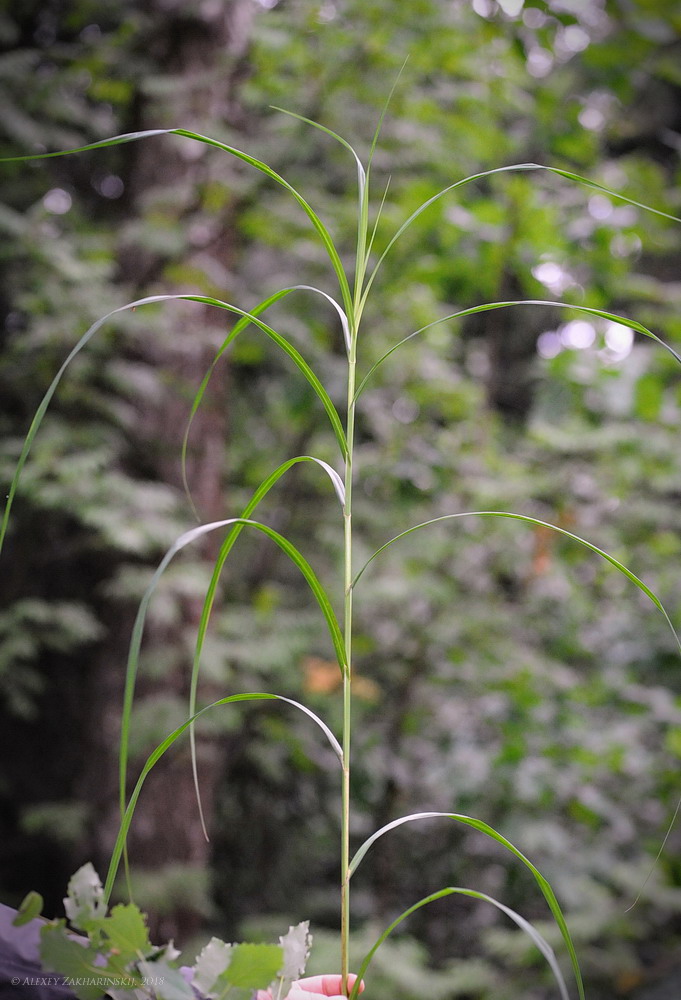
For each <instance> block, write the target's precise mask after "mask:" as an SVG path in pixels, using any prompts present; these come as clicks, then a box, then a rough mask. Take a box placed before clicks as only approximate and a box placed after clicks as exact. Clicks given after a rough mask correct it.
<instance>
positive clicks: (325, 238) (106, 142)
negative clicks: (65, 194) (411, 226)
mask: <svg viewBox="0 0 681 1000" xmlns="http://www.w3.org/2000/svg"><path fill="white" fill-rule="evenodd" d="M158 135H181V136H184V137H185V138H186V139H193V140H194V141H196V142H201V143H204V144H205V145H208V146H215V147H216V148H217V149H222V150H224V151H225V152H226V153H230V154H231V155H232V156H235V157H236V158H237V159H239V160H243V161H244V163H248V164H249V165H250V166H252V167H255V169H256V170H259V171H260V172H261V173H263V174H265V176H267V177H269V178H270V179H271V180H273V181H275V182H276V183H277V184H280V185H281V186H282V187H283V188H285V189H286V190H287V191H288V192H289V194H291V195H292V196H293V197H294V198H295V200H296V201H297V202H298V204H299V205H300V207H301V208H302V209H303V211H304V212H305V214H306V215H307V217H308V219H309V220H310V222H311V223H312V225H313V226H314V228H315V229H316V231H317V233H318V234H319V237H320V239H321V241H322V243H323V244H324V247H325V249H326V252H327V253H328V255H329V259H330V261H331V264H332V266H333V269H334V272H335V274H336V277H337V279H338V284H339V286H340V290H341V297H342V299H343V303H344V305H345V311H346V313H348V314H349V313H350V312H351V311H352V297H351V295H350V286H349V284H348V279H347V277H346V275H345V271H344V269H343V264H342V262H341V259H340V256H339V255H338V251H337V250H336V247H335V245H334V242H333V240H332V239H331V235H330V234H329V231H328V229H327V228H326V226H325V225H324V223H323V222H322V220H321V219H320V218H319V216H318V215H317V213H316V212H315V211H314V209H313V208H312V207H311V205H309V204H308V202H307V201H306V200H305V198H303V196H302V195H301V194H300V193H299V192H298V191H296V189H295V188H294V187H293V186H292V185H291V184H289V182H288V181H287V180H285V179H284V178H283V177H282V176H281V174H278V173H277V172H276V170H273V169H272V167H270V166H268V164H267V163H264V162H263V161H262V160H259V159H258V158H257V157H255V156H251V155H250V154H249V153H244V152H243V151H242V150H240V149H236V147H234V146H228V145H227V144H226V143H224V142H219V141H218V140H217V139H211V138H210V136H206V135H201V134H200V133H199V132H191V131H190V130H189V129H184V128H156V129H147V130H145V131H142V132H126V133H125V134H124V135H115V136H112V137H111V138H109V139H100V140H99V141H98V142H91V143H88V144H87V145H85V146H78V147H76V148H75V149H65V150H60V151H58V152H55V153H32V154H29V155H27V156H5V157H2V158H0V163H17V162H23V161H26V160H46V159H51V158H53V157H55V156H70V155H71V154H73V153H84V152H86V151H88V150H91V149H104V148H105V147H107V146H120V145H122V144H124V143H127V142H137V141H138V140H140V139H148V138H151V137H152V136H158Z"/></svg>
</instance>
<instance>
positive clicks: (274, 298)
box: [182, 285, 350, 517]
mask: <svg viewBox="0 0 681 1000" xmlns="http://www.w3.org/2000/svg"><path fill="white" fill-rule="evenodd" d="M295 291H308V292H316V293H317V294H318V295H322V296H323V297H324V298H325V299H326V300H327V301H328V302H330V303H331V305H332V306H333V307H334V309H335V310H336V312H337V313H338V316H339V319H340V322H341V327H342V329H343V339H344V341H345V345H346V348H347V350H348V351H349V350H350V328H349V325H348V318H347V316H346V315H345V313H344V312H343V310H342V309H341V307H340V306H339V304H338V303H337V302H336V300H335V299H334V298H333V297H332V296H331V295H328V294H327V293H326V292H324V291H322V289H321V288H315V287H314V286H313V285H291V286H290V287H288V288H282V289H280V290H279V291H278V292H274V294H272V295H268V296H267V298H265V299H263V300H262V302H259V303H258V304H257V305H256V306H254V307H253V308H252V309H250V310H249V311H248V313H246V314H244V315H242V316H241V317H240V319H239V320H238V321H237V322H236V323H235V324H234V326H233V328H232V329H231V330H230V332H229V334H228V336H227V337H225V339H224V341H223V342H222V344H221V345H220V347H219V349H218V351H217V353H216V355H215V357H214V358H213V360H212V362H211V364H210V367H209V368H208V371H207V372H206V374H205V375H204V377H203V380H202V382H201V385H200V386H199V388H198V390H197V392H196V395H195V396H194V400H193V402H192V406H191V410H190V413H189V419H188V421H187V427H186V429H185V432H184V437H183V440H182V482H183V484H184V490H185V493H186V494H187V499H188V500H189V503H190V504H191V507H192V509H193V511H194V513H195V514H197V511H196V508H195V507H194V502H193V500H192V496H191V490H190V488H189V482H188V480H187V448H188V442H189V434H190V431H191V427H192V423H193V420H194V417H195V416H196V413H197V410H198V409H199V406H200V405H201V402H202V400H203V397H204V395H205V392H206V389H207V387H208V383H209V381H210V379H211V376H212V374H213V372H214V370H215V367H216V365H217V364H218V362H219V360H220V358H221V357H222V355H223V354H224V353H225V351H226V350H227V348H228V347H229V346H230V345H231V344H232V343H233V342H234V341H235V340H236V338H237V337H238V336H239V334H240V333H243V331H244V330H246V329H247V328H248V326H249V325H250V323H251V319H250V317H251V316H256V317H257V316H260V315H262V313H263V312H265V310H267V309H269V307H270V306H271V305H274V303H275V302H279V301H280V300H281V299H283V298H285V297H286V296H287V295H289V294H290V293H291V292H295ZM315 391H316V390H315ZM334 431H336V433H337V429H336V427H335V426H334ZM343 440H345V438H343ZM339 443H340V442H339ZM342 447H343V445H341V448H342ZM197 517H198V514H197Z"/></svg>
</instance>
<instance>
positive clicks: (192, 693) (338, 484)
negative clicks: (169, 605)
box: [189, 455, 345, 840]
mask: <svg viewBox="0 0 681 1000" xmlns="http://www.w3.org/2000/svg"><path fill="white" fill-rule="evenodd" d="M300 462H314V463H316V464H317V465H319V466H320V467H321V468H322V469H324V471H325V472H326V474H327V475H328V477H329V479H330V480H331V483H332V485H333V487H334V490H335V491H336V495H337V497H338V500H339V502H340V505H341V508H342V507H343V505H344V503H345V485H344V483H343V480H342V479H341V477H340V476H339V475H338V473H337V472H336V470H335V469H332V468H331V466H329V465H328V464H327V463H326V462H324V461H322V459H320V458H314V457H313V456H311V455H299V456H298V457H296V458H291V459H289V460H288V461H287V462H283V463H282V464H281V465H280V466H279V467H278V468H277V469H275V470H274V472H273V473H272V474H271V475H270V476H268V477H267V479H264V480H263V482H262V483H261V484H260V485H259V486H258V488H257V489H256V490H255V492H254V494H253V496H252V497H251V499H250V500H249V502H248V503H247V504H246V506H245V507H244V509H243V511H242V512H241V516H240V519H239V523H237V524H234V525H233V526H232V528H231V529H230V531H229V533H228V534H227V536H226V538H225V539H224V541H223V542H222V544H221V546H220V551H219V552H218V555H217V558H216V560H215V566H214V567H213V572H212V574H211V579H210V583H209V585H208V590H207V591H206V596H205V599H204V602H203V607H202V609H201V617H200V619H199V625H198V628H197V634H196V643H195V647H194V658H193V662H192V672H191V678H190V685H189V714H190V715H194V713H195V712H196V702H197V693H198V683H199V671H200V668H201V654H202V652H203V646H204V643H205V639H206V634H207V632H208V625H209V622H210V616H211V613H212V610H213V604H214V602H215V594H216V591H217V586H218V583H219V580H220V576H221V574H222V570H223V568H224V565H225V563H226V561H227V557H228V556H229V553H230V552H231V550H232V548H233V547H234V544H235V542H236V540H237V538H238V537H239V535H240V534H241V532H242V531H243V530H244V528H245V527H246V524H247V522H248V519H249V518H250V517H251V515H252V514H253V512H254V511H255V509H256V508H257V506H258V505H259V503H260V501H261V500H262V499H263V498H264V497H265V496H266V495H267V494H268V493H269V491H270V490H271V489H272V487H273V486H274V485H275V484H276V483H277V482H278V481H279V480H280V479H281V477H282V476H283V475H284V473H286V472H288V470H289V469H291V468H292V467H293V466H294V465H297V464H299V463H300ZM341 669H342V665H341ZM189 739H190V744H191V757H192V773H193V777H194V790H195V793H196V801H197V805H198V809H199V818H200V821H201V828H202V830H203V835H204V837H205V838H206V840H208V831H207V828H206V823H205V820H204V814H203V805H202V802H201V790H200V787H199V776H198V763H197V756H196V740H195V734H194V727H193V726H192V727H191V728H190V732H189Z"/></svg>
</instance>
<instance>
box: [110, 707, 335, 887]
mask: <svg viewBox="0 0 681 1000" xmlns="http://www.w3.org/2000/svg"><path fill="white" fill-rule="evenodd" d="M240 701H283V702H286V703H287V704H288V705H293V706H294V707H295V708H298V709H300V711H301V712H304V713H305V715H307V716H308V717H309V718H311V719H312V720H313V721H314V722H316V724H317V725H318V726H319V727H320V729H321V730H322V731H323V732H324V734H325V735H326V737H327V739H328V740H329V743H330V744H331V746H332V748H333V751H334V753H335V754H336V756H337V757H338V758H339V760H340V759H341V758H342V755H343V751H342V750H341V747H340V745H339V743H338V740H337V739H336V737H335V736H334V735H333V733H332V732H331V730H330V729H329V727H328V726H327V725H326V723H324V722H322V720H321V719H320V718H319V717H318V716H316V715H315V714H314V712H312V711H310V709H309V708H307V707H306V706H305V705H301V704H299V703H298V702H297V701H293V700H292V699H291V698H284V697H282V696H281V695H278V694H264V693H260V692H256V693H248V694H233V695H229V696H228V697H226V698H220V699H218V701H214V702H213V703H212V704H211V705H206V707H205V708H202V709H201V711H200V712H197V713H196V714H195V715H193V716H192V717H191V718H189V719H187V720H186V721H185V722H183V723H182V725H180V726H178V727H177V729H174V730H173V732H172V733H170V735H169V736H167V737H166V738H165V739H164V740H163V742H162V743H159V744H158V746H157V747H156V749H155V750H153V751H152V752H151V753H150V754H149V756H148V757H147V760H146V763H145V765H144V767H143V768H142V771H141V772H140V776H139V778H138V779H137V783H136V784H135V787H134V789H133V792H132V794H131V796H130V801H129V802H128V804H127V807H126V809H125V811H124V813H123V816H122V818H121V825H120V829H119V831H118V836H117V837H116V842H115V844H114V847H113V851H112V854H111V861H110V862H109V870H108V872H107V876H106V883H105V885H104V899H105V901H106V902H108V901H109V898H110V896H111V890H112V889H113V886H114V881H115V879H116V875H117V873H118V868H119V866H120V862H121V857H122V856H123V853H124V850H125V842H126V839H127V836H128V831H129V829H130V824H131V822H132V817H133V814H134V812H135V807H136V805H137V800H138V799H139V797H140V792H141V791H142V786H143V785H144V782H145V781H146V779H147V777H148V775H149V772H150V771H151V770H152V768H153V767H154V765H155V764H156V763H157V762H158V761H159V760H160V759H161V757H162V756H163V754H164V753H165V752H166V751H167V750H169V749H170V747H171V746H172V745H173V743H174V742H175V741H176V740H177V739H178V738H179V737H180V736H181V735H182V734H183V733H184V732H185V731H186V730H187V729H189V727H190V726H191V725H192V724H193V723H194V722H196V720H197V719H198V718H200V717H201V716H202V715H204V713H206V712H208V711H210V710H211V709H213V708H217V707H218V706H219V705H229V704H231V703H233V702H240Z"/></svg>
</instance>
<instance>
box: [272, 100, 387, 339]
mask: <svg viewBox="0 0 681 1000" xmlns="http://www.w3.org/2000/svg"><path fill="white" fill-rule="evenodd" d="M274 110H275V111H281V112H282V113H283V114H285V115H290V117H291V118H297V119H298V121H301V122H305V124H306V125H312V127H313V128H316V129H319V131H320V132H324V133H326V135H329V136H331V138H332V139H335V140H336V141H337V142H339V143H340V144H341V146H345V148H346V149H348V150H349V151H350V152H351V153H352V155H353V157H354V159H355V165H356V167H357V198H358V211H357V251H356V254H355V301H354V305H355V309H354V310H353V313H352V315H351V320H352V328H353V330H355V331H356V330H357V327H358V322H359V316H358V315H357V313H356V307H357V304H358V302H359V298H360V294H361V285H362V281H363V280H364V269H365V267H366V237H367V220H368V214H369V204H368V194H369V192H368V190H367V184H368V175H367V173H366V172H365V170H364V166H363V164H362V161H361V160H360V158H359V156H358V155H357V153H356V151H355V150H354V149H353V147H352V146H351V145H350V143H349V142H348V141H347V139H344V138H343V136H342V135H338V133H337V132H334V131H333V130H332V129H330V128H327V127H326V125H321V124H320V123H319V122H315V121H313V120H312V119H311V118H306V117H305V116H304V115H299V114H296V113H295V112H294V111H287V110H286V108H278V107H276V106H274Z"/></svg>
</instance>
